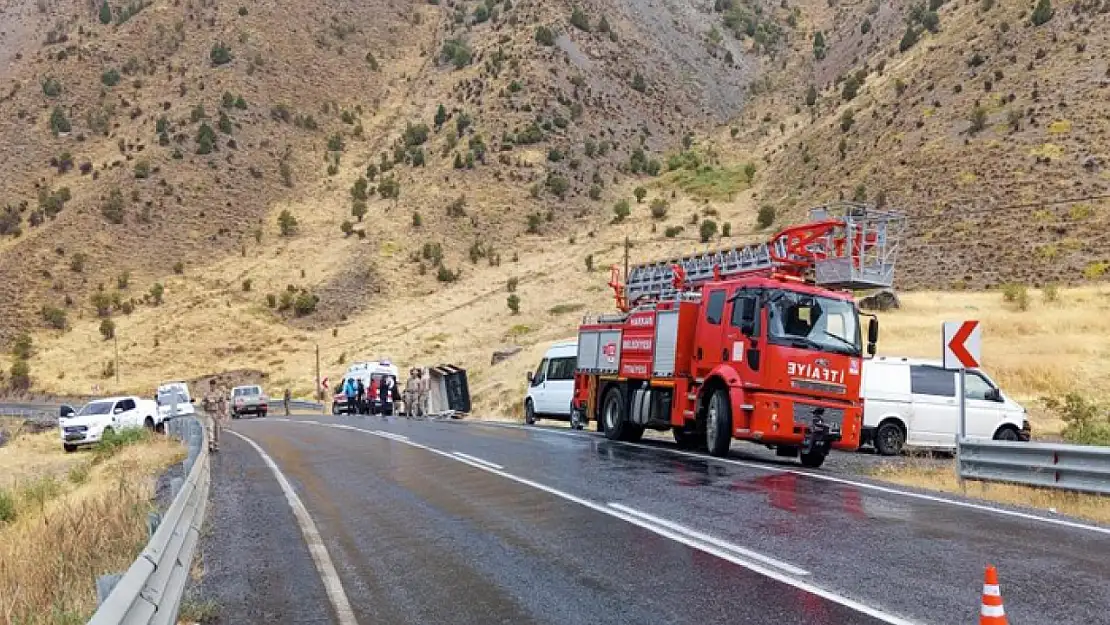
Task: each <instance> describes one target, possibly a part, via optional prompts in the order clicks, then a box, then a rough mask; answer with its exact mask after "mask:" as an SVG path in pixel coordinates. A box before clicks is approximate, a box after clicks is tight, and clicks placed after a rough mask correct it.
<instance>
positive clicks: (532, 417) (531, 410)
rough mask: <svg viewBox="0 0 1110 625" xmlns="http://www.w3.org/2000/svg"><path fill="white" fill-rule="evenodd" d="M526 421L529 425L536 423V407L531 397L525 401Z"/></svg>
mask: <svg viewBox="0 0 1110 625" xmlns="http://www.w3.org/2000/svg"><path fill="white" fill-rule="evenodd" d="M524 422H525V423H527V424H528V425H534V424H535V423H536V407H535V406H533V405H532V400H531V399H529V400H527V401H525V402H524Z"/></svg>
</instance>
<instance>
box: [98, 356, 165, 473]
mask: <svg viewBox="0 0 1110 625" xmlns="http://www.w3.org/2000/svg"><path fill="white" fill-rule="evenodd" d="M106 377H110V376H106ZM151 438H152V435H151V433H150V430H148V429H146V428H125V429H122V430H106V431H105V432H104V435H103V436H101V438H100V442H99V443H97V444H96V447H94V448H93V464H97V463H100V462H103V461H105V460H107V459H108V458H111V457H112V456H114V455H115V454H116V453H117V452H119V451H120V450H121V449H123V448H124V447H127V446H130V445H135V444H138V443H146V442H149V441H150V440H151Z"/></svg>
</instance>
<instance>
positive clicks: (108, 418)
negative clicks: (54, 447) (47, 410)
mask: <svg viewBox="0 0 1110 625" xmlns="http://www.w3.org/2000/svg"><path fill="white" fill-rule="evenodd" d="M163 420H164V416H163V415H162V413H160V412H159V410H158V403H157V402H156V401H154V400H153V399H141V398H139V397H135V396H125V397H106V398H104V399H95V400H93V401H90V402H89V403H87V404H85V405H84V406H82V407H81V410H79V411H77V412H76V413H75V412H74V411H73V408H71V407H70V406H62V408H61V411H60V412H59V418H58V428H59V430H60V433H61V438H62V447H63V448H64V449H65V450H66V451H68V452H72V451H76V450H77V448H78V447H80V446H82V445H95V444H96V443H99V442H100V439H101V438H102V437H103V436H104V433H105V432H108V431H119V430H125V429H128V428H141V427H146V428H148V429H151V430H153V429H156V428H158V426H159V425H161V423H162V421H163Z"/></svg>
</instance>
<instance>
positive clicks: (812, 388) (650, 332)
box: [574, 207, 901, 467]
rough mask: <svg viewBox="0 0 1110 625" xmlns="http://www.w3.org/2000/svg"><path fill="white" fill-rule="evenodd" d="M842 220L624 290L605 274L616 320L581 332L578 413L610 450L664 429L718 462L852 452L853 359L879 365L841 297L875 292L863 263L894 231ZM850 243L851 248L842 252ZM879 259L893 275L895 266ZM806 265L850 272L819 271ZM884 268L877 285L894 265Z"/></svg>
mask: <svg viewBox="0 0 1110 625" xmlns="http://www.w3.org/2000/svg"><path fill="white" fill-rule="evenodd" d="M847 215H848V216H847V217H841V218H837V219H824V220H822V221H820V222H819V223H818V225H819V227H816V228H815V225H814V224H808V225H804V226H795V227H793V228H790V229H787V230H785V231H783V232H782V233H779V234H778V235H776V237H775V238H774V239H772V241H771V242H770V243H769V244H760V245H757V246H747V247H743V248H733V249H730V250H725V251H721V252H713V253H710V254H698V255H693V256H689V257H684V258H680V259H675V260H672V261H666V262H663V263H651V264H648V265H639V266H636V267H634V268H633V269H632V270H630V271H629V276H628V277H627V281H626V283H625V284H620V282H619V279H618V272H617V270H616V269H614V279H613V282H612V283H611V285H612V286H613V287H614V289H615V290H616V292H617V301H618V308H619V309H620V312H618V313H615V314H600V315H592V316H588V317H587V318H585V319H584V320H583V323H582V325H581V326H580V327H579V337H578V362H577V369H576V373H575V397H574V407H575V410H580V411H582V413H583V414H585V415H586V416H588V417H590V418H594V419H596V420H597V421H598V424H599V426H600V427H601V428H603V429H604V432H605V435H606V437H608V438H610V439H613V440H620V441H629V442H631V441H636V440H639V439H640V438H641V437H642V436H643V433H644V430H645V429H655V430H668V429H669V430H671V431H672V432H673V433H674V437H675V441H676V442H677V443H678V444H679V445H681V446H684V447H689V448H704V449H708V451H709V453H710V454H712V455H715V456H723V455H726V454H727V453H728V451H729V447H730V444H731V441H732V439H734V438H736V439H741V440H749V441H753V442H756V443H759V444H763V445H766V446H768V447H769V448H774V449H775V450H776V452H777V453H778V455H780V456H786V457H800V459H801V462H802V464H803V465H805V466H807V467H818V466H820V465H821V464H822V463H823V462H824V460H825V457H826V456H827V455H828V453H829V451H830V450H831V449H834V448H835V449H844V450H854V449H856V448H857V447H858V446H859V444H860V436H861V434H862V430H863V423H862V419H863V410H862V404H861V400H860V380H861V370H862V359H863V358H864V357H865V355H866V356H870V355H873V354H874V353H875V343H876V341H877V339H878V329H879V328H878V321H877V319H875V318H874V317H872V318H871V320H870V322H869V323H868V325H867V329H866V332H864V330H863V328H862V325H861V323H860V312H859V310H858V308H857V307H856V304H855V301H854V299H853V295H852V292H851V291H850V290H848V288H847V287H849V286H853V285H859V284H863V283H864V282H868V283H872V282H875V281H876V278H877V275H876V274H875V273H874V271H871V272H867V271H864V270H863V269H864V265H863V263H861V262H860V261H861V260H863V259H864V258H865V256H864V254H863V252H864V251H865V250H867V251H874V250H872V248H874V247H875V246H876V245H878V244H879V239H883V241H882V244H883V246H884V247H887V246H888V243H889V241H888V235H890V234H892V231H893V230H894V228H893V227H892V224H897V225H899V226H900V225H901V222H900V221H891V219H886V218H884V219H877V216H876V215H875V214H874V213H866V212H865V211H864V210H863V209H861V208H859V207H855V208H851V207H850V211H849V212H848V213H847ZM865 215H866V218H865ZM881 215H883V216H884V217H887V216H889V217H892V218H893V217H897V216H895V215H888V214H887V213H882V214H881ZM876 224H881V227H876ZM856 234H860V235H864V236H860V237H858V240H859V242H860V243H861V244H860V245H853V244H851V243H852V242H851V237H853V236H854V235H856ZM870 235H878V236H870ZM844 236H848V237H849V241H848V243H849V244H848V245H844V241H843V237H844ZM867 241H870V243H869V244H867V243H866V242H867ZM853 248H854V249H853ZM838 249H839V250H840V251H839V252H837V250H838ZM845 250H846V251H847V253H845ZM829 252H833V254H830V253H829ZM888 252H889V250H888ZM882 256H883V259H882V262H883V263H886V264H890V265H892V263H893V255H892V254H890V253H884V254H883V255H882ZM814 258H819V259H821V260H822V261H823V260H826V259H832V260H836V261H839V260H844V259H848V260H849V261H853V260H854V261H855V266H854V267H852V266H849V267H847V268H845V267H843V266H841V267H839V268H838V269H836V270H835V271H831V269H832V268H831V266H828V265H826V266H824V267H823V269H824V270H825V271H822V268H821V267H820V266H817V267H815V266H814V262H813V260H814ZM841 264H843V263H841ZM784 267H785V268H786V269H787V270H786V271H783V268H784ZM792 267H793V268H795V269H809V271H808V272H805V271H790V270H789V269H790V268H792ZM815 268H816V269H817V271H816V273H817V274H819V275H820V274H822V273H824V282H825V284H824V285H822V284H819V283H818V279H820V278H819V277H815V276H813V275H812V274H813V273H814V271H813V270H814V269H815ZM872 269H875V267H872ZM883 269H884V273H883V276H881V280H884V281H885V280H888V279H889V277H890V276H892V272H891V271H889V269H892V266H891V267H884V268H883ZM830 271H831V273H830ZM846 271H847V273H846ZM806 273H809V274H810V275H809V276H807V275H805V274H806ZM833 274H836V275H833ZM848 274H853V275H848ZM832 286H835V287H836V288H832Z"/></svg>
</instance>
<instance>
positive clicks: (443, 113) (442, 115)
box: [435, 104, 447, 130]
mask: <svg viewBox="0 0 1110 625" xmlns="http://www.w3.org/2000/svg"><path fill="white" fill-rule="evenodd" d="M446 121H447V109H446V108H445V107H444V106H443V105H442V104H440V105H439V108H437V109H436V118H435V123H436V130H439V129H440V128H442V127H443V124H444V123H445V122H446Z"/></svg>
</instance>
